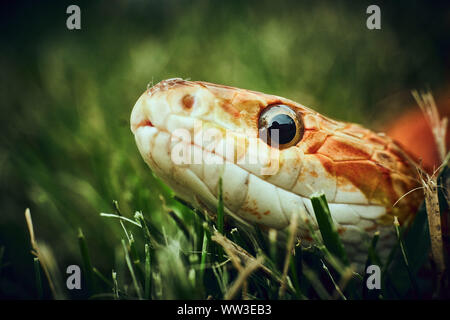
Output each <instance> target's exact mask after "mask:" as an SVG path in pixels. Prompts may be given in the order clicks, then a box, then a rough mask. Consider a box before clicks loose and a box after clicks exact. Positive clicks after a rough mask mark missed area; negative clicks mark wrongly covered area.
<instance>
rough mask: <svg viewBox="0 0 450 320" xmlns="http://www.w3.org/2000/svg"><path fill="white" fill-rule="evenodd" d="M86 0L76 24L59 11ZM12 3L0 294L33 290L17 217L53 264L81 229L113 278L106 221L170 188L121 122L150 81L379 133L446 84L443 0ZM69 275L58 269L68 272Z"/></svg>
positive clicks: (113, 229) (0, 124) (151, 202)
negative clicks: (418, 93) (252, 97)
mask: <svg viewBox="0 0 450 320" xmlns="http://www.w3.org/2000/svg"><path fill="white" fill-rule="evenodd" d="M73 3H76V4H78V5H79V6H80V8H81V26H82V29H81V30H75V31H70V30H68V29H67V28H66V19H67V17H68V15H67V14H66V8H67V6H68V5H70V4H73ZM370 4H374V3H373V2H372V1H370V2H368V1H357V2H356V1H347V2H341V1H333V2H331V1H329V2H325V1H283V2H278V1H245V2H244V1H183V0H177V1H176V0H168V1H86V2H79V1H77V2H75V1H58V2H55V1H39V2H38V1H9V2H8V1H7V2H4V3H3V4H2V5H1V22H0V26H1V31H0V35H1V43H0V70H1V72H0V97H1V99H0V101H1V102H0V103H1V109H0V110H1V117H0V128H1V135H0V247H3V248H4V255H3V257H2V259H1V261H0V297H3V298H25V299H32V298H35V297H36V289H35V283H34V273H33V263H32V262H33V258H32V255H31V254H30V244H29V235H28V231H27V229H26V223H25V218H24V210H25V208H27V207H29V208H30V209H31V213H32V217H33V221H34V226H35V232H36V234H37V238H38V240H40V241H41V242H43V243H46V244H47V245H48V246H49V247H50V248H51V249H52V251H53V254H54V255H55V257H56V260H57V263H58V266H59V267H60V268H61V270H65V266H67V265H69V264H80V263H81V257H80V254H79V250H78V244H77V230H78V228H80V227H81V228H82V229H83V232H84V234H85V236H86V238H87V241H88V243H89V248H90V251H91V254H92V259H93V261H94V263H95V265H96V266H97V267H98V268H99V269H100V270H104V272H105V274H110V270H111V266H113V265H114V264H115V259H116V258H115V256H116V255H115V246H116V245H117V244H118V245H120V240H119V239H120V238H121V237H123V236H122V234H121V232H122V231H121V229H120V225H118V224H117V221H111V220H108V219H105V218H102V217H100V216H99V213H100V212H112V211H113V209H112V200H114V199H115V200H118V201H119V204H120V207H121V209H122V212H123V213H124V214H125V215H127V216H131V215H132V214H133V213H134V212H135V211H136V210H142V211H143V212H144V214H150V215H151V216H152V219H153V221H154V222H156V223H159V224H160V225H161V226H164V227H165V228H166V231H167V232H168V233H169V234H170V230H171V228H175V226H174V225H173V223H172V224H169V223H168V222H167V217H166V215H165V214H164V213H163V212H162V210H161V200H160V198H159V195H160V194H163V195H166V196H167V195H168V190H166V189H165V188H164V187H163V186H162V185H161V183H159V182H158V181H157V180H155V178H154V177H152V175H151V173H150V170H149V169H148V168H147V167H146V165H145V163H144V162H143V161H142V159H141V157H140V155H139V153H138V151H137V148H136V146H135V143H134V139H133V136H132V134H131V132H130V129H129V116H130V112H131V108H132V107H133V105H134V103H135V101H136V100H137V98H138V97H139V95H140V94H141V93H142V92H143V91H144V90H145V89H146V87H147V84H149V83H154V84H155V83H157V82H159V81H160V80H162V79H166V78H172V77H183V78H190V79H192V80H204V81H209V82H215V83H220V84H226V85H231V86H237V87H242V88H247V89H251V90H257V91H263V92H267V93H272V94H276V95H280V96H284V97H287V98H290V99H293V100H296V101H298V102H300V103H302V104H305V105H307V106H311V107H313V108H315V109H316V110H317V111H319V112H321V113H324V114H326V115H329V116H332V117H335V118H339V119H341V120H347V121H354V122H360V123H362V124H364V125H366V126H368V127H371V128H380V127H382V126H383V124H384V122H385V121H387V120H390V119H392V118H394V117H396V116H397V115H398V114H399V112H400V111H401V110H403V108H405V107H406V106H412V105H413V103H412V99H411V98H410V95H409V91H410V89H414V88H419V89H420V88H423V87H425V86H428V87H429V88H431V89H432V90H433V91H439V90H441V89H442V88H445V87H446V86H447V85H448V79H449V78H448V76H449V62H450V60H449V51H450V50H449V49H450V45H449V34H450V32H449V31H450V23H449V21H450V12H449V7H448V6H447V5H446V3H445V2H444V1H443V2H428V1H390V2H380V1H377V2H376V4H378V5H379V6H380V7H381V17H382V29H381V30H374V31H371V30H368V29H367V28H366V19H367V16H368V15H367V14H366V8H367V6H368V5H370ZM63 268H64V269H63Z"/></svg>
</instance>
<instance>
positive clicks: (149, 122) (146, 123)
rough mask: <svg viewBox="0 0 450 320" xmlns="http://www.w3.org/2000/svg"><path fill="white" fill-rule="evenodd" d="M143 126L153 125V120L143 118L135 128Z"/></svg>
mask: <svg viewBox="0 0 450 320" xmlns="http://www.w3.org/2000/svg"><path fill="white" fill-rule="evenodd" d="M141 127H153V124H152V122H151V121H150V120H149V119H145V120H142V121H141V122H139V123H138V124H137V125H136V126H135V130H137V129H139V128H141Z"/></svg>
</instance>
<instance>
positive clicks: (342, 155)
mask: <svg viewBox="0 0 450 320" xmlns="http://www.w3.org/2000/svg"><path fill="white" fill-rule="evenodd" d="M131 130H132V132H133V133H134V135H135V139H136V143H137V146H138V149H139V151H140V153H141V155H142V157H143V159H144V160H145V162H146V163H147V164H148V165H149V166H150V167H151V169H152V170H153V171H154V173H155V174H156V175H157V176H158V177H160V178H161V179H162V180H163V181H164V182H165V183H167V184H168V185H169V186H170V187H172V188H173V189H174V191H175V192H176V193H178V194H179V195H180V196H181V197H182V198H184V199H185V200H187V201H190V202H193V203H196V202H201V203H202V204H203V205H206V206H207V207H209V208H211V209H212V210H214V209H215V207H216V204H217V197H218V188H219V187H218V184H219V179H220V178H221V177H222V181H223V200H224V204H225V209H226V211H227V212H228V213H229V214H230V215H233V216H235V217H236V218H237V219H241V220H243V221H246V222H250V223H257V224H261V225H265V226H268V227H272V228H279V229H280V228H284V227H286V226H287V225H288V224H289V221H290V219H291V217H292V214H294V213H298V212H301V214H302V215H303V216H304V217H306V219H309V220H310V221H312V222H313V223H315V215H314V213H313V210H312V206H311V202H310V200H309V198H310V197H311V195H312V194H314V193H316V192H323V193H324V194H325V196H326V198H327V200H328V203H329V207H330V211H331V214H332V218H333V220H334V222H335V223H336V224H337V225H338V230H340V232H341V234H342V235H343V237H344V238H346V239H347V240H348V241H354V242H360V239H361V238H360V236H359V235H360V234H361V233H365V234H367V233H373V232H375V231H376V230H378V229H379V228H381V227H382V226H388V227H389V229H390V230H391V229H392V228H391V226H392V220H393V216H394V215H396V216H398V217H399V219H400V221H406V220H408V219H409V218H411V217H412V216H413V214H414V212H415V209H416V208H417V206H418V204H419V203H420V200H421V199H420V197H412V198H410V199H409V200H410V201H404V202H403V203H401V204H400V205H399V206H396V207H393V204H394V203H395V202H396V201H397V200H398V199H399V198H400V197H401V196H402V195H403V194H405V193H406V192H408V191H409V190H411V189H413V188H414V187H416V186H417V181H416V179H415V167H414V163H413V162H412V161H411V160H410V159H409V158H408V157H407V156H406V154H405V153H404V152H403V151H402V150H401V149H400V148H399V147H398V146H397V145H396V144H395V143H394V142H393V141H392V140H391V139H390V138H388V137H387V136H385V135H383V134H377V133H374V132H372V131H370V130H368V129H365V128H363V127H361V126H359V125H356V124H352V123H347V122H340V121H335V120H332V119H329V118H327V117H325V116H323V115H321V114H319V113H317V112H315V111H314V110H312V109H310V108H307V107H305V106H303V105H301V104H299V103H296V102H294V101H292V100H289V99H285V98H283V97H278V96H275V95H269V94H264V93H259V92H255V91H250V90H244V89H239V88H233V87H228V86H223V85H217V84H211V83H207V82H201V81H187V80H182V79H178V78H176V79H168V80H164V81H161V82H160V83H158V84H157V85H155V86H153V87H151V88H149V89H148V90H147V91H145V92H144V93H143V94H142V95H141V97H140V98H139V99H138V101H137V102H136V104H135V106H134V108H133V111H132V114H131Z"/></svg>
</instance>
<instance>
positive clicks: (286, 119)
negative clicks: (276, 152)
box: [258, 104, 305, 149]
mask: <svg viewBox="0 0 450 320" xmlns="http://www.w3.org/2000/svg"><path fill="white" fill-rule="evenodd" d="M258 130H259V137H260V138H261V139H263V140H264V142H266V143H267V144H268V145H270V146H276V147H278V148H280V149H284V148H288V147H290V146H293V145H295V144H297V142H299V141H300V140H301V139H302V137H303V133H304V131H305V127H304V125H303V120H302V116H301V115H300V114H299V113H298V112H296V111H295V110H293V109H292V108H291V107H289V106H287V105H284V104H274V105H271V106H268V107H267V108H265V109H264V110H263V111H262V112H261V114H260V116H259V121H258ZM277 140H278V141H277Z"/></svg>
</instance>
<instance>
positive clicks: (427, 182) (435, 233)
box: [419, 171, 445, 275]
mask: <svg viewBox="0 0 450 320" xmlns="http://www.w3.org/2000/svg"><path fill="white" fill-rule="evenodd" d="M419 174H420V182H421V184H422V186H423V190H424V194H425V205H426V208H427V215H428V226H429V230H430V239H431V253H432V256H433V260H434V262H435V263H436V267H437V269H438V273H439V275H442V274H443V272H444V269H445V260H444V246H443V242H442V228H441V213H440V210H439V199H438V184H437V174H436V173H434V174H433V175H431V176H430V175H429V174H427V173H425V172H422V171H419Z"/></svg>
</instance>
